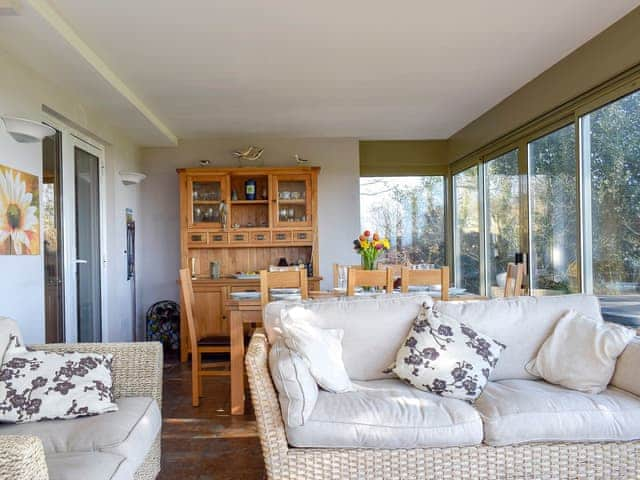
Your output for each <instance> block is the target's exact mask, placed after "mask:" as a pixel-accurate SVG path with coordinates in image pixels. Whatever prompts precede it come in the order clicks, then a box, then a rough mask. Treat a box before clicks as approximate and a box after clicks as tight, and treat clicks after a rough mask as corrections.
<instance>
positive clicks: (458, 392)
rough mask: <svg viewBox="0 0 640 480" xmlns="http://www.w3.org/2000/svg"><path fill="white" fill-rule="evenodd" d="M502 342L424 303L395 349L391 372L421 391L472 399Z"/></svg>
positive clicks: (477, 394)
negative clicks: (395, 354)
mask: <svg viewBox="0 0 640 480" xmlns="http://www.w3.org/2000/svg"><path fill="white" fill-rule="evenodd" d="M503 348H504V345H501V344H499V343H497V342H496V341H495V340H493V339H492V338H490V337H487V336H484V335H482V334H481V333H478V332H476V331H475V330H473V329H472V328H470V327H468V326H467V325H465V324H463V323H460V322H458V321H457V320H455V319H454V318H451V317H447V316H446V315H442V314H441V313H440V312H438V311H435V310H434V309H433V308H432V307H429V306H426V305H425V306H423V307H422V309H421V310H420V313H418V316H417V317H416V319H415V321H414V323H413V325H412V326H411V329H410V330H409V333H408V334H407V338H406V340H405V341H404V343H403V344H402V346H401V347H400V349H399V350H398V355H397V357H396V362H395V366H394V367H393V369H392V370H393V372H394V373H395V374H396V375H398V377H400V378H401V379H402V380H405V381H406V382H408V383H410V384H411V385H413V386H414V387H416V388H419V389H420V390H424V391H427V392H431V393H435V394H437V395H441V396H443V397H451V398H458V399H460V400H467V401H473V400H475V399H476V398H478V396H479V395H480V394H481V393H482V390H483V389H484V386H485V385H486V383H487V381H488V379H489V374H490V373H491V371H492V370H493V369H494V368H495V366H496V363H497V362H498V359H499V358H500V353H501V352H502V349H503Z"/></svg>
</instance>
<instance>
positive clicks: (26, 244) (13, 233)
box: [0, 165, 40, 255]
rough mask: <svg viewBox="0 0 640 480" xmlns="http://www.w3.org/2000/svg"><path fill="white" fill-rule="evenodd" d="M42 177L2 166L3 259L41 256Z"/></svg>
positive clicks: (0, 225)
mask: <svg viewBox="0 0 640 480" xmlns="http://www.w3.org/2000/svg"><path fill="white" fill-rule="evenodd" d="M38 185H39V181H38V177H37V176H35V175H30V174H28V173H25V172H21V171H19V170H14V169H12V168H9V167H5V166H3V165H0V255H39V254H40V222H39V220H38V202H39V200H38Z"/></svg>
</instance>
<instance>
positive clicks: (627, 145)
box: [580, 91, 640, 316]
mask: <svg viewBox="0 0 640 480" xmlns="http://www.w3.org/2000/svg"><path fill="white" fill-rule="evenodd" d="M580 127H581V132H582V135H581V138H582V145H581V152H582V166H583V173H584V177H583V185H584V187H583V190H584V204H583V205H584V218H583V222H584V227H583V230H584V250H585V255H584V257H585V262H584V264H585V277H586V278H585V286H586V291H587V292H588V293H591V291H593V293H595V294H596V295H614V296H625V299H623V298H619V299H616V298H615V297H613V298H608V299H607V306H606V309H607V310H611V311H613V310H616V311H618V312H623V311H624V308H625V306H624V305H623V302H624V301H629V299H628V298H626V296H628V295H636V296H637V295H640V91H637V92H635V93H632V94H630V95H627V96H626V97H623V98H621V99H619V100H617V101H615V102H612V103H610V104H608V105H606V106H604V107H602V108H600V109H598V110H595V111H593V112H591V113H589V114H587V115H585V116H583V117H582V118H581V119H580ZM626 307H627V308H628V311H627V314H628V313H631V314H634V312H635V313H637V311H638V306H637V303H636V304H635V305H632V304H628V305H627V306H626ZM624 315H625V314H624V313H621V316H624Z"/></svg>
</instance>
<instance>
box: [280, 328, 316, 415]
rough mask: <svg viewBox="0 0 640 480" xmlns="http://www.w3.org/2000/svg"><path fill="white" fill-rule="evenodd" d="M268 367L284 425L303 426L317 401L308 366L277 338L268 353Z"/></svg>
mask: <svg viewBox="0 0 640 480" xmlns="http://www.w3.org/2000/svg"><path fill="white" fill-rule="evenodd" d="M269 368H270V370H271V378H273V383H274V384H275V386H276V390H277V391H278V399H279V400H280V408H281V410H282V418H283V419H284V422H285V424H286V425H290V426H295V427H299V426H301V425H304V422H305V420H306V419H307V418H309V415H311V412H312V411H313V407H314V406H315V404H316V400H317V399H318V384H317V383H316V381H315V379H314V378H313V377H312V376H311V372H310V371H309V367H307V365H306V364H305V363H304V361H303V360H302V357H301V356H300V355H298V354H297V353H295V352H293V351H292V350H291V349H290V348H289V347H287V346H286V345H285V343H284V340H283V339H278V340H276V342H275V343H274V344H273V346H272V347H271V349H270V350H269Z"/></svg>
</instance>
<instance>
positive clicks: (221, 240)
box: [209, 233, 229, 247]
mask: <svg viewBox="0 0 640 480" xmlns="http://www.w3.org/2000/svg"><path fill="white" fill-rule="evenodd" d="M227 243H229V234H228V233H210V234H209V244H210V245H211V246H212V247H215V246H219V247H223V246H225V245H226V244H227Z"/></svg>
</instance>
